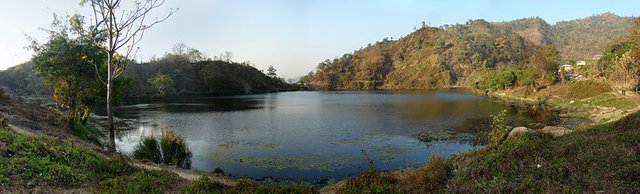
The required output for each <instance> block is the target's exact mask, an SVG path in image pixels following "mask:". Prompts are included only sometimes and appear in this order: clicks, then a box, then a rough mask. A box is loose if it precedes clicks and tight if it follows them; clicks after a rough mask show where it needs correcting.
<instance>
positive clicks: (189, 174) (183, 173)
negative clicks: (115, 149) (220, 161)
mask: <svg viewBox="0 0 640 194" xmlns="http://www.w3.org/2000/svg"><path fill="white" fill-rule="evenodd" d="M131 165H133V166H135V167H137V168H142V169H147V170H161V169H164V170H168V171H171V172H174V173H176V174H178V176H180V177H182V178H184V179H187V180H189V181H193V180H196V179H198V178H200V177H201V176H203V175H205V176H208V177H209V178H210V179H211V180H213V181H216V182H219V183H222V184H224V185H227V186H234V185H236V184H237V181H235V180H233V179H231V178H229V177H225V176H223V175H211V174H207V173H204V172H198V171H193V170H187V169H181V168H176V167H168V166H159V165H155V164H143V163H138V162H131Z"/></svg>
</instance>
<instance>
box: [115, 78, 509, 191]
mask: <svg viewBox="0 0 640 194" xmlns="http://www.w3.org/2000/svg"><path fill="white" fill-rule="evenodd" d="M170 101H171V102H153V103H149V102H137V104H131V105H126V106H121V107H117V108H116V116H119V117H124V118H135V119H138V120H139V121H140V123H141V124H140V125H139V126H137V127H136V129H134V130H129V131H122V132H119V134H118V139H117V140H116V143H117V146H118V149H119V150H120V151H122V152H124V153H127V154H130V153H131V152H132V150H133V149H134V147H135V146H136V145H137V144H138V142H139V140H140V138H141V137H143V136H149V135H159V134H161V132H162V129H164V128H167V127H169V128H172V129H173V130H174V131H175V132H177V133H179V134H181V135H183V136H184V137H185V138H186V140H187V141H188V144H189V146H190V148H191V151H192V152H193V164H192V168H193V169H196V170H203V171H210V170H212V169H214V168H216V167H220V168H222V169H223V170H224V171H225V173H227V174H229V175H231V176H234V177H251V178H256V179H262V178H275V179H287V180H293V181H318V180H327V179H334V178H337V179H339V178H343V177H345V176H349V175H353V174H356V173H358V172H360V171H362V170H366V169H367V165H368V162H367V159H373V160H374V161H375V164H376V167H377V168H380V169H382V170H393V169H398V168H402V167H408V166H418V165H420V164H423V163H424V162H425V161H427V160H428V159H429V156H430V154H431V153H437V154H439V155H442V156H450V155H452V154H455V153H459V152H461V151H467V150H471V149H477V148H478V147H477V146H474V145H473V144H472V143H470V142H469V141H459V140H444V141H436V142H429V143H425V142H421V141H419V140H417V139H415V138H414V137H413V135H415V134H417V133H420V132H423V131H427V130H434V129H450V128H454V127H459V126H461V125H463V123H464V122H465V121H467V120H468V119H473V118H486V117H487V116H488V115H490V114H495V113H497V112H498V111H500V110H502V109H505V108H507V107H508V106H507V105H504V104H501V103H499V102H495V101H492V100H490V99H488V98H485V97H480V96H475V95H470V94H465V93H460V92H457V91H455V90H446V91H376V92H360V91H357V92H354V91H350V92H286V93H271V94H260V95H246V96H228V97H185V98H180V99H172V100H170Z"/></svg>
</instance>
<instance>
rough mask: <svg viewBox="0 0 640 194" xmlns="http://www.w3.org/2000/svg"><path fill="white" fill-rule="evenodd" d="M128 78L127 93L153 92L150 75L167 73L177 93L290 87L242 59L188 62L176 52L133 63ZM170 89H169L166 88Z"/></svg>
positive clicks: (147, 94)
mask: <svg viewBox="0 0 640 194" xmlns="http://www.w3.org/2000/svg"><path fill="white" fill-rule="evenodd" d="M126 75H127V77H130V78H132V85H133V87H132V89H131V90H126V91H127V92H126V93H125V94H126V95H127V96H133V97H148V96H153V95H156V94H157V89H158V88H157V87H156V86H154V84H153V81H152V80H154V78H157V77H158V76H159V75H160V76H162V75H168V76H169V77H170V78H171V82H172V84H171V85H173V91H172V92H174V94H177V95H231V94H253V93H266V92H276V91H288V90H294V86H292V85H291V84H287V83H285V82H284V81H283V80H282V79H279V78H275V77H269V76H267V75H265V74H264V73H263V72H262V71H260V70H258V69H256V68H254V67H252V66H250V65H249V64H245V63H235V62H227V61H221V60H215V61H213V60H203V61H199V62H189V61H188V59H186V58H181V57H179V56H171V55H170V56H167V57H165V58H163V59H160V60H156V61H152V62H149V63H143V64H134V65H133V66H130V67H129V69H128V70H127V72H126ZM169 92H171V91H169Z"/></svg>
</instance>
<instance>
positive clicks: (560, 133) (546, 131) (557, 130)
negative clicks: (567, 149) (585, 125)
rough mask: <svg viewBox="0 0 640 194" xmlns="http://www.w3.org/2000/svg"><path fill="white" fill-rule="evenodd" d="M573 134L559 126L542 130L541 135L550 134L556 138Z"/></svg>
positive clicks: (546, 127)
mask: <svg viewBox="0 0 640 194" xmlns="http://www.w3.org/2000/svg"><path fill="white" fill-rule="evenodd" d="M571 132H573V130H571V129H567V128H566V127H559V126H545V127H544V128H542V129H540V133H543V134H549V135H552V136H554V137H558V136H563V135H566V134H569V133H571Z"/></svg>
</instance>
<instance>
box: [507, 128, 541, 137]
mask: <svg viewBox="0 0 640 194" xmlns="http://www.w3.org/2000/svg"><path fill="white" fill-rule="evenodd" d="M525 134H526V135H538V132H537V131H535V130H533V129H529V128H527V127H516V128H513V129H512V130H511V132H509V135H508V136H507V139H514V138H517V137H520V136H522V135H525Z"/></svg>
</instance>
